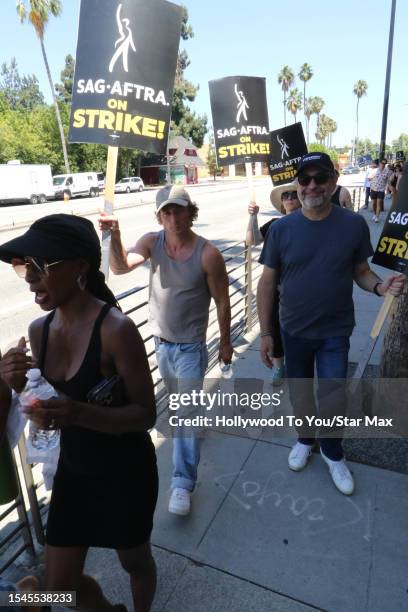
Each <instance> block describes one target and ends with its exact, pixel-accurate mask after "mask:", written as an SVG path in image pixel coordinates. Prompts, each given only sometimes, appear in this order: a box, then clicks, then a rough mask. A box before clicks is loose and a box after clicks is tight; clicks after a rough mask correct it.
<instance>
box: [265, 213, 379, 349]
mask: <svg viewBox="0 0 408 612" xmlns="http://www.w3.org/2000/svg"><path fill="white" fill-rule="evenodd" d="M372 254H373V248H372V246H371V242H370V232H369V229H368V225H367V223H366V222H365V220H364V219H363V217H361V216H360V215H357V214H356V213H353V212H352V211H350V210H347V209H345V208H340V207H339V206H332V209H331V212H330V214H329V215H328V216H327V217H326V218H325V219H322V220H321V221H311V220H310V219H308V218H307V217H305V216H304V215H303V213H302V210H301V209H299V210H296V211H295V212H293V213H291V214H290V215H286V216H285V217H282V219H279V221H277V222H276V223H273V224H272V225H271V227H270V228H269V231H268V234H267V236H266V239H265V242H264V246H263V249H262V253H261V256H260V258H259V261H260V263H262V264H264V265H265V266H268V267H269V268H274V269H276V270H278V271H279V276H280V312H279V314H280V322H281V326H282V328H283V329H284V330H285V331H286V332H287V333H289V334H290V335H292V336H299V337H302V338H316V339H317V338H330V337H334V336H349V335H350V334H351V333H352V331H353V327H354V325H355V320H354V304H353V269H354V266H355V265H356V264H359V263H363V262H364V261H366V259H367V258H368V257H370V256H371V255H372Z"/></svg>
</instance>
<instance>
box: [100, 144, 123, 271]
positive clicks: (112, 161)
mask: <svg viewBox="0 0 408 612" xmlns="http://www.w3.org/2000/svg"><path fill="white" fill-rule="evenodd" d="M118 153H119V147H113V146H111V145H109V146H108V159H107V163H106V177H105V204H104V211H105V213H106V214H107V215H113V210H114V200H115V183H116V168H117V165H118ZM110 244H111V235H110V231H108V230H103V231H102V245H101V246H102V263H101V271H102V272H103V273H104V275H105V279H106V282H107V281H108V277H109V258H110Z"/></svg>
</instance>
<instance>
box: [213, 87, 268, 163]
mask: <svg viewBox="0 0 408 612" xmlns="http://www.w3.org/2000/svg"><path fill="white" fill-rule="evenodd" d="M209 86H210V100H211V112H212V118H213V125H214V138H215V150H216V154H217V160H218V165H219V166H228V165H229V164H239V163H242V162H249V161H267V160H268V158H269V128H268V124H269V122H268V107H267V103H266V88H265V79H264V78H260V77H245V76H235V77H225V78H224V79H217V80H215V81H210V83H209Z"/></svg>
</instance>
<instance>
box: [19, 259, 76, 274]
mask: <svg viewBox="0 0 408 612" xmlns="http://www.w3.org/2000/svg"><path fill="white" fill-rule="evenodd" d="M63 261H64V260H63V259H60V260H59V261H53V262H51V263H48V262H47V261H45V259H41V258H40V257H24V258H23V259H12V260H11V265H12V266H13V268H14V271H15V273H16V274H17V276H19V277H20V278H25V276H26V273H27V270H28V269H29V268H30V267H31V269H32V270H34V272H35V273H36V274H38V276H49V269H50V268H51V267H52V266H56V265H57V264H60V263H62V262H63Z"/></svg>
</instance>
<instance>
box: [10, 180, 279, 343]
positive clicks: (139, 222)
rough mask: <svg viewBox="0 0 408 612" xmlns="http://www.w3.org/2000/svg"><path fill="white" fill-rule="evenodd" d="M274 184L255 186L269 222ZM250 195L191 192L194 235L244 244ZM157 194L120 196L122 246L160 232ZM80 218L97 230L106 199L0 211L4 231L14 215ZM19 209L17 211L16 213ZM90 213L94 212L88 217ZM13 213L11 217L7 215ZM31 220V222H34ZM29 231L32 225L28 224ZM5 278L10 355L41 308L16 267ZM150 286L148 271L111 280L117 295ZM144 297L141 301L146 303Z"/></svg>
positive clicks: (240, 187)
mask: <svg viewBox="0 0 408 612" xmlns="http://www.w3.org/2000/svg"><path fill="white" fill-rule="evenodd" d="M269 192H270V180H269V179H260V180H259V181H257V182H256V193H257V199H258V202H259V204H260V206H261V210H264V211H267V212H265V213H263V214H264V215H265V218H266V217H267V216H269V214H270V211H271V210H272V209H271V205H270V203H269ZM247 194H248V191H247V188H246V185H245V183H242V182H237V183H224V184H221V183H218V182H217V183H216V184H215V185H213V184H209V185H205V186H197V187H194V188H192V189H191V195H192V197H193V199H194V200H195V201H196V202H197V204H198V206H199V208H200V212H199V217H198V220H197V222H196V223H195V230H196V231H197V232H198V233H199V234H202V235H203V236H205V237H206V238H209V239H210V240H211V241H213V242H214V243H215V244H216V245H217V246H219V247H220V248H222V247H223V246H224V245H228V244H231V243H234V242H237V241H240V240H243V239H244V236H245V229H246V225H247V222H248V213H247V203H248V195H247ZM154 197H155V192H152V191H145V192H143V193H142V194H130V195H129V196H127V195H123V196H122V195H120V196H118V197H117V202H115V206H117V210H116V214H117V216H118V218H119V222H120V226H121V230H122V236H123V241H124V243H125V244H126V245H132V244H134V243H135V242H136V240H137V239H138V238H139V237H140V236H141V235H143V234H144V233H146V232H149V231H154V230H155V229H159V226H158V224H157V221H156V218H155V215H154V204H153V201H154ZM67 206H68V208H69V212H72V211H73V212H75V213H76V214H81V213H82V214H83V215H84V216H87V217H88V218H89V219H91V220H92V221H93V222H94V224H95V227H97V224H96V221H97V211H98V208H103V198H98V199H92V200H91V199H82V200H72V201H70V202H69V203H68V204H64V203H61V202H49V203H47V204H44V205H38V206H35V207H33V206H31V205H27V206H18V207H12V209H10V208H8V209H5V208H2V209H1V211H0V228H1V226H3V228H4V226H5V225H6V223H7V222H9V220H10V217H11V215H14V216H15V218H18V219H19V221H18V222H19V223H21V224H23V223H24V221H23V220H24V219H27V223H30V222H32V221H33V220H34V219H35V218H39V217H41V216H43V215H46V214H51V213H52V212H56V211H62V210H65V211H67ZM16 209H17V210H16ZM91 210H93V211H95V212H94V213H93V214H89V213H90V212H91ZM7 212H8V213H9V214H8V215H7V214H6V213H7ZM30 216H31V218H29V217H30ZM26 225H27V224H26ZM25 228H26V226H25V227H23V226H21V227H19V228H18V229H14V230H3V231H0V241H1V243H3V242H6V241H7V240H10V239H11V238H13V237H15V236H18V235H20V234H21V233H22V232H24V231H25ZM0 275H1V279H2V282H1V285H2V291H1V301H0V330H1V331H0V334H1V335H0V348H1V350H3V351H4V350H5V349H7V348H8V347H9V346H10V344H14V342H15V340H16V339H18V338H19V337H20V336H21V335H25V334H26V333H27V328H28V325H29V323H30V322H31V321H32V320H33V319H34V318H36V317H38V316H39V315H40V314H41V311H40V309H39V307H38V306H37V305H36V304H34V301H33V294H31V293H29V291H28V288H27V285H26V283H25V282H24V280H23V279H20V278H18V277H17V276H16V274H15V272H14V271H13V270H12V268H11V266H9V265H7V264H4V263H2V262H0ZM147 282H148V265H146V266H143V268H139V269H137V270H135V271H134V272H131V273H130V274H126V275H122V276H114V275H112V274H111V275H110V276H109V285H110V287H111V289H112V290H113V292H114V293H115V294H118V293H120V292H123V291H126V290H127V289H130V288H131V287H135V286H143V285H146V284H147ZM145 296H146V293H145V292H144V293H143V294H142V295H141V297H145Z"/></svg>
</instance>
